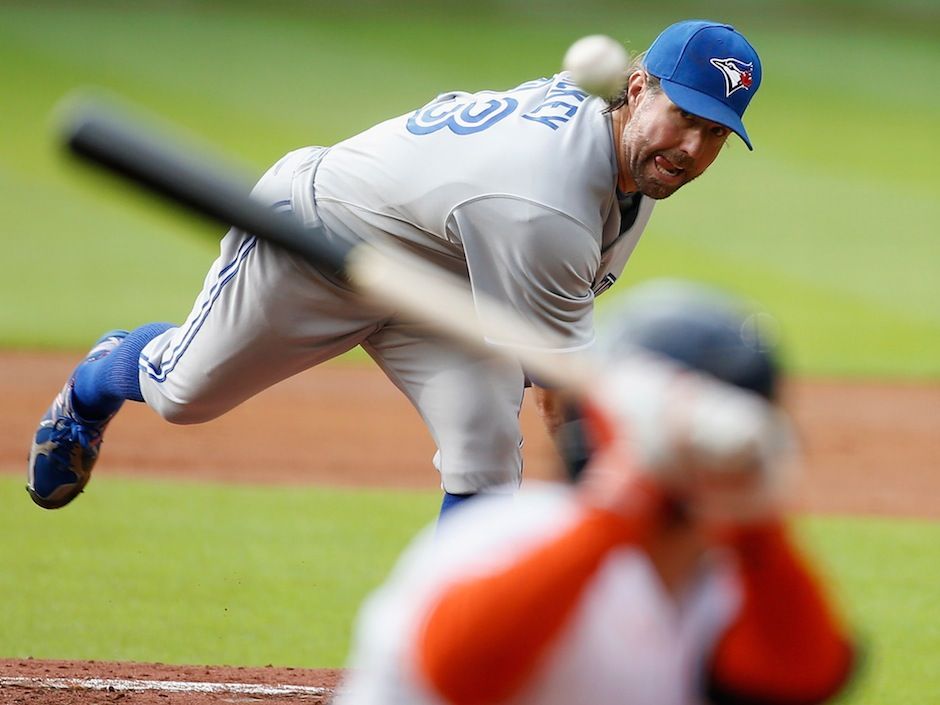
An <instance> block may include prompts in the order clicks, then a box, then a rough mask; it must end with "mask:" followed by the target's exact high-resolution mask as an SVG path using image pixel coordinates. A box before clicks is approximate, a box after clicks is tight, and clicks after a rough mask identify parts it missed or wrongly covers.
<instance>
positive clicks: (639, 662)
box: [336, 483, 740, 705]
mask: <svg viewBox="0 0 940 705" xmlns="http://www.w3.org/2000/svg"><path fill="white" fill-rule="evenodd" d="M584 511H585V510H584V509H583V508H582V507H581V505H580V504H578V503H577V502H575V501H574V499H573V495H572V492H571V491H570V489H569V488H566V487H562V486H552V485H541V486H539V485H538V483H536V484H535V485H531V484H530V485H529V486H528V487H527V488H526V489H524V490H522V491H521V492H519V493H518V494H517V495H515V496H514V497H512V498H488V497H487V498H481V499H480V500H479V501H477V500H474V502H473V503H468V504H467V505H466V506H465V507H461V508H460V510H458V511H456V512H455V513H454V514H453V515H452V517H451V518H449V519H447V520H444V521H443V522H442V524H441V526H440V527H439V529H438V530H437V532H436V534H435V533H434V532H433V531H429V532H427V533H426V534H425V535H424V536H423V537H421V538H420V539H419V540H418V541H417V542H416V543H415V544H414V545H413V546H412V548H411V549H410V550H409V551H408V553H407V554H405V556H404V557H403V558H402V560H401V561H400V563H399V565H398V566H397V568H396V569H395V571H394V573H393V574H392V575H391V577H390V578H389V580H388V581H387V583H386V584H385V585H384V586H383V587H382V588H381V589H380V590H379V591H378V592H376V593H375V594H374V595H373V596H372V597H371V598H370V600H369V601H368V602H367V603H366V605H365V606H364V608H363V610H362V612H361V614H360V618H359V623H358V626H357V632H356V640H355V650H354V652H353V657H352V660H351V663H350V664H349V667H350V670H349V674H348V680H347V682H346V684H345V685H344V687H343V688H342V689H341V694H340V695H339V697H338V698H337V701H336V702H337V705H378V704H379V703H383V704H385V705H406V704H407V705H443V703H445V702H449V701H445V700H444V699H443V698H441V697H440V696H439V695H437V694H436V693H435V692H434V691H433V688H431V687H430V686H429V685H428V683H427V680H426V677H425V676H424V674H422V672H421V669H420V665H419V663H418V658H417V651H418V647H417V646H416V643H417V641H418V633H419V630H420V628H421V627H422V623H423V620H424V618H425V617H426V615H427V610H428V608H429V605H430V604H432V603H433V600H434V599H435V596H436V595H437V594H439V593H440V592H441V591H442V589H447V586H448V584H450V583H451V582H453V581H454V580H461V579H465V578H467V577H471V576H474V575H480V574H484V573H487V572H489V571H491V570H494V569H498V568H499V567H500V566H503V565H510V564H512V563H513V562H514V561H516V560H518V559H519V557H520V556H525V555H526V554H527V553H529V552H530V551H531V550H532V549H533V547H535V546H539V545H542V544H545V543H548V542H550V541H552V540H553V538H555V537H558V536H561V535H562V534H564V533H565V532H567V531H569V530H570V529H571V527H573V526H574V525H575V524H576V523H577V522H579V521H580V520H581V519H582V518H583V515H584ZM739 598H740V595H739V590H738V586H737V583H736V582H735V581H734V580H733V579H732V578H731V576H730V573H729V572H728V571H727V570H726V567H725V566H723V565H721V564H720V563H719V564H713V565H710V566H708V567H706V568H705V569H704V570H703V573H702V575H701V577H700V579H699V580H698V581H697V582H696V583H695V584H694V586H692V587H691V588H690V589H689V590H687V591H686V592H685V593H684V595H683V597H682V598H681V599H680V600H678V601H676V600H675V599H674V598H672V597H671V596H670V595H669V594H668V593H667V592H666V590H665V589H664V588H663V586H662V583H661V581H660V579H659V577H658V575H657V574H656V572H655V570H654V569H653V567H652V564H651V563H650V562H649V560H648V558H647V557H646V555H645V554H644V553H643V552H641V551H640V550H638V549H636V548H635V547H632V546H630V545H626V544H625V545H624V546H623V547H622V548H618V549H616V550H613V551H611V552H610V553H609V555H608V556H607V557H606V558H605V559H604V562H603V564H602V565H601V566H600V567H599V568H598V569H597V571H596V573H595V575H594V576H593V577H592V579H591V580H590V583H589V584H588V585H587V586H586V588H585V589H584V592H583V594H582V595H581V597H580V598H579V600H578V605H577V607H576V612H575V614H574V615H573V616H572V617H571V619H570V620H569V621H568V624H567V626H565V627H564V629H563V631H562V633H561V634H560V635H558V636H557V638H556V639H555V640H554V644H553V646H552V648H551V650H550V651H549V653H548V654H547V657H546V658H545V659H544V660H543V662H542V663H540V664H539V666H538V669H537V672H536V673H534V674H533V675H532V676H531V677H530V678H529V680H528V682H527V683H526V684H525V685H524V686H523V687H522V688H521V690H520V691H519V692H518V693H516V695H515V696H514V697H511V698H510V699H509V700H506V701H501V702H506V703H518V704H519V705H522V704H527V705H528V704H535V703H538V704H539V705H571V704H572V703H595V704H597V705H603V704H604V703H630V704H631V705H693V704H698V703H700V702H701V700H700V699H699V695H698V694H699V693H700V692H701V685H700V684H701V680H702V674H701V673H700V669H701V668H702V667H703V664H704V663H705V660H706V659H705V656H706V654H707V653H708V651H709V650H710V649H711V647H712V646H713V644H714V641H715V639H716V635H717V634H718V633H719V631H720V630H721V628H723V627H724V626H725V625H727V623H728V622H729V621H730V619H731V617H732V615H733V613H734V611H735V609H736V607H737V605H738V602H739ZM526 607H528V606H526ZM494 618H497V617H496V615H494ZM454 659H455V660H456V661H457V662H459V661H460V656H459V654H456V655H454ZM468 665H469V664H468ZM476 676H477V677H478V678H482V679H486V678H487V674H485V673H477V674H476Z"/></svg>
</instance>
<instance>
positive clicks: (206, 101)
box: [0, 2, 940, 377]
mask: <svg viewBox="0 0 940 705" xmlns="http://www.w3.org/2000/svg"><path fill="white" fill-rule="evenodd" d="M442 6H448V7H449V12H446V11H444V10H442V9H441V7H442ZM310 7H311V6H310V5H307V4H301V3H280V4H275V5H274V6H273V9H272V8H271V7H270V6H268V5H266V6H265V9H263V10H262V9H260V6H256V5H254V4H252V3H248V2H245V3H235V4H232V5H226V6H221V5H217V4H212V3H197V2H178V3H174V4H173V5H171V6H170V9H166V7H164V5H163V4H157V3H135V4H133V5H124V4H122V5H116V4H113V3H107V2H85V3H82V4H81V5H80V6H77V5H76V6H72V5H68V4H63V3H51V2H50V3H42V2H40V3H31V4H29V5H28V6H27V5H25V4H22V5H19V6H16V5H14V6H9V5H5V6H3V7H2V8H0V62H2V64H3V65H4V66H6V67H7V72H6V75H5V78H6V81H5V83H6V88H7V90H8V92H9V94H10V95H11V96H15V98H16V99H15V100H10V101H8V102H7V104H6V105H5V107H4V110H3V111H0V130H2V134H3V150H2V152H0V213H2V215H3V222H4V224H5V227H4V241H5V243H6V245H7V246H6V247H5V248H4V249H5V255H6V256H5V257H4V258H2V260H0V300H3V301H5V302H9V304H10V305H4V306H3V307H2V308H0V344H2V345H6V346H17V347H36V346H40V347H61V346H70V347H75V348H83V347H84V346H85V344H86V343H87V341H88V340H89V339H90V338H93V337H94V336H95V335H97V334H98V333H99V332H100V331H101V330H104V329H107V328H111V327H113V326H114V325H116V324H120V325H124V326H128V325H135V324H137V323H140V322H144V321H147V320H155V319H156V320H178V319H180V318H182V317H183V316H184V315H185V314H186V312H187V311H188V309H189V305H190V304H191V301H192V298H193V296H194V295H195V292H196V291H197V290H198V288H199V286H200V284H201V281H202V277H203V274H204V272H205V269H206V268H207V266H208V264H209V262H210V261H211V259H212V257H213V253H214V251H215V249H214V245H213V244H212V243H213V241H214V240H216V239H217V238H218V237H219V235H220V234H221V233H220V232H219V229H218V228H216V227H214V226H207V225H205V224H204V223H196V222H194V221H193V220H190V219H187V218H181V217H179V216H177V215H175V214H172V213H169V212H167V211H165V210H163V208H162V207H156V206H154V205H153V204H152V203H151V201H150V200H149V197H146V196H141V195H138V194H136V193H130V192H129V191H128V189H127V188H126V187H123V186H122V185H118V184H116V183H115V182H113V181H112V180H111V179H110V177H103V176H101V175H98V174H92V173H90V172H89V171H87V170H86V169H85V168H79V167H75V166H74V165H70V164H67V163H64V160H63V159H62V158H61V155H60V154H59V153H58V151H57V150H56V149H55V147H54V144H53V139H52V133H51V127H50V126H51V117H50V116H51V114H52V111H53V108H54V106H55V105H56V103H57V101H59V100H60V98H61V97H62V96H63V95H64V94H66V93H68V92H69V91H70V90H72V89H74V88H76V87H78V86H97V87H100V88H103V89H106V90H109V91H112V92H115V93H117V94H118V95H120V96H123V97H125V98H126V99H128V100H130V101H133V102H135V103H137V104H139V105H141V106H143V107H144V108H146V109H149V110H152V111H155V112H156V113H158V114H160V115H162V116H164V117H165V118H166V119H168V120H170V121H171V122H173V123H175V124H178V125H180V126H181V127H183V128H185V129H186V130H189V131H191V132H192V133H195V135H197V136H199V137H201V138H202V139H204V140H205V141H207V142H208V143H210V144H211V145H213V146H214V147H216V148H218V149H219V150H223V151H225V152H226V153H228V154H230V155H231V156H232V158H233V159H235V160H238V161H240V162H241V163H243V164H244V165H245V167H246V172H247V173H248V174H249V175H251V176H252V177H254V176H257V175H258V174H260V173H261V172H262V171H263V170H264V169H265V168H266V167H267V165H269V164H270V163H272V162H274V161H275V160H276V159H277V158H279V157H280V155H281V154H282V153H284V152H285V151H287V150H289V149H292V148H294V147H297V146H301V145H304V144H311V143H321V144H330V143H333V142H335V141H337V140H339V139H342V138H343V137H344V136H347V135H349V134H351V133H353V132H355V131H357V130H359V129H361V128H364V127H367V126H368V125H370V124H373V123H374V122H376V121H378V120H380V119H382V118H385V117H389V116H391V115H395V114H399V113H402V112H406V111H409V110H411V109H414V108H415V107H416V106H418V105H421V104H422V103H423V102H425V101H426V100H427V99H428V98H429V97H431V96H433V95H435V94H437V93H438V92H440V91H442V90H445V89H448V88H454V87H460V88H465V89H475V88H483V87H502V86H507V87H508V86H510V85H514V84H515V83H517V82H520V81H522V80H525V79H528V78H531V77H534V76H537V75H545V74H548V73H551V72H553V71H555V70H556V69H557V68H558V65H559V61H560V56H561V55H562V53H563V51H564V49H565V47H566V46H567V44H568V43H570V41H571V40H572V38H573V37H576V36H578V35H579V34H582V33H586V32H592V31H599V30H603V31H605V32H608V33H610V34H612V35H614V36H617V37H620V38H623V39H624V40H629V42H630V47H631V48H634V49H640V48H643V47H645V46H646V45H647V44H648V43H649V41H650V40H651V39H652V38H653V37H654V36H655V34H656V32H657V31H658V29H660V28H661V27H662V26H663V24H664V23H665V22H668V21H671V20H674V19H677V18H680V17H683V16H687V15H689V14H693V15H694V14H695V12H696V11H698V10H699V9H700V8H698V7H697V6H696V5H695V4H694V3H676V4H675V6H674V8H673V9H671V10H669V9H667V10H662V11H660V12H659V14H652V13H650V12H649V11H640V10H638V9H636V8H631V9H630V11H629V12H625V11H615V10H614V9H613V8H614V6H613V5H604V4H603V3H597V4H594V5H592V4H591V3H587V4H586V7H585V8H583V9H579V10H578V12H576V13H575V12H574V11H573V10H571V9H570V8H568V7H567V6H566V5H564V4H562V3H559V2H547V3H539V4H537V5H533V6H531V8H532V9H530V7H529V6H525V5H514V4H512V3H500V2H491V3H485V4H484V5H483V6H482V7H483V9H489V10H490V12H488V13H487V12H479V11H474V12H472V13H471V12H470V11H468V10H463V11H460V10H459V7H458V6H456V4H455V3H443V4H433V5H431V6H430V7H428V6H421V7H419V6H415V9H413V10H412V11H411V12H409V11H408V9H407V7H406V8H405V9H404V10H396V11H395V12H394V13H393V12H391V11H389V10H388V6H386V5H383V4H382V3H378V2H373V3H367V4H365V5H362V6H360V10H359V11H356V10H353V9H348V10H346V11H344V12H337V11H336V10H330V9H329V7H328V6H326V5H323V6H322V7H321V8H320V10H319V11H318V10H317V9H316V7H318V6H317V5H316V4H315V5H314V6H313V7H314V9H313V10H311V9H309V8H310ZM710 7H713V8H715V9H714V10H712V11H713V13H714V14H716V15H722V16H723V17H726V18H728V19H730V20H733V21H736V22H738V24H740V25H741V26H742V27H743V28H744V29H746V30H748V34H749V35H751V37H752V39H753V41H754V42H755V43H756V44H757V45H758V46H759V47H760V48H761V52H762V55H763V61H764V65H765V75H766V78H765V83H764V87H763V89H762V91H761V94H760V95H759V97H758V98H757V99H756V100H755V102H754V105H753V107H752V109H751V111H750V113H749V120H748V122H749V125H750V131H751V133H752V136H753V138H754V141H755V144H756V145H757V151H755V152H754V153H753V154H751V153H749V152H748V151H747V150H746V149H745V148H744V146H743V145H742V144H740V143H739V142H737V141H734V140H732V142H731V144H730V145H729V147H728V149H727V153H726V154H724V155H722V157H721V159H719V161H718V162H717V163H716V165H715V166H714V167H713V171H714V172H715V173H714V174H712V175H709V176H707V177H706V178H704V179H702V180H701V181H700V182H698V183H696V184H694V185H692V186H690V187H688V188H687V189H686V191H685V192H684V193H682V194H680V195H679V196H677V197H676V198H675V199H673V200H671V201H667V202H665V203H663V204H662V205H661V206H660V208H659V211H658V213H657V215H656V216H655V217H654V220H653V223H652V225H651V227H650V229H649V231H648V233H647V234H646V236H645V237H644V241H643V242H642V243H641V245H640V247H639V249H638V252H637V254H636V256H635V258H634V261H633V263H632V264H631V266H630V267H629V268H628V272H627V276H626V277H625V279H626V282H627V283H632V282H636V281H638V280H640V279H642V278H647V277H651V276H657V275H664V274H668V275H681V276H690V277H694V278H699V279H705V280H709V281H713V282H716V283H719V284H722V285H724V286H727V287H729V288H732V289H736V290H738V291H740V292H742V293H745V294H747V295H750V296H752V297H754V298H756V299H757V300H759V301H760V302H762V303H763V304H764V305H765V306H766V307H767V308H768V309H769V310H770V311H772V312H774V314H775V315H777V316H778V317H779V319H780V322H781V325H782V327H783V329H784V331H785V333H786V335H787V339H788V340H789V341H790V347H791V353H792V364H793V365H794V367H795V368H796V369H797V370H799V371H802V372H809V373H822V374H843V375H844V374H853V375H879V376H928V377H936V376H937V375H938V374H940V307H938V304H937V302H938V301H940V278H938V277H937V276H935V269H936V263H937V261H938V259H940V241H938V239H937V237H936V224H937V223H938V222H940V199H937V198H936V194H937V192H938V190H940V172H938V170H937V169H935V168H934V166H933V159H932V158H931V156H930V155H933V154H936V153H937V152H938V150H940V133H938V131H937V130H936V125H937V124H938V122H940V95H938V93H937V92H936V91H931V90H927V86H929V85H931V83H932V81H933V77H935V76H936V75H937V73H938V71H940V42H938V37H940V29H938V26H940V22H938V21H937V9H936V6H935V4H932V3H928V2H908V3H906V4H901V5H900V6H898V9H896V10H895V11H894V12H890V11H889V10H887V9H884V8H881V9H879V8H880V6H879V5H876V4H875V3H873V2H870V3H869V2H866V3H862V4H859V3H855V4H853V9H852V10H845V13H846V15H847V16H845V17H844V16H842V14H841V13H842V9H841V8H843V7H844V5H840V4H839V3H830V4H822V5H819V4H815V5H814V4H811V3H780V2H763V3H761V2H757V3H745V2H728V3H726V4H725V5H724V11H722V6H721V4H720V3H719V4H718V5H717V6H715V5H714V4H711V5H710ZM820 7H822V8H823V9H820ZM455 8H457V9H455ZM592 8H593V10H592ZM454 12H456V16H453V14H452V13H454ZM917 87H919V88H917ZM621 288H623V287H621ZM612 295H615V294H612ZM50 320H54V321H55V324H54V325H50V323H49V321H50Z"/></svg>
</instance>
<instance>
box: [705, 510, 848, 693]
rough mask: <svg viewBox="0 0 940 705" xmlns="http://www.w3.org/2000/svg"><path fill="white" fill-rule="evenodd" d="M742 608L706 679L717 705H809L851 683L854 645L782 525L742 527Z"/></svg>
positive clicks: (738, 543) (734, 543) (737, 543)
mask: <svg viewBox="0 0 940 705" xmlns="http://www.w3.org/2000/svg"><path fill="white" fill-rule="evenodd" d="M730 545H731V547H732V548H733V550H734V551H735V553H736V554H737V556H738V559H739V570H740V579H741V582H742V587H743V604H742V606H741V610H740V612H739V614H738V616H737V618H736V620H735V621H734V622H733V623H732V624H731V626H730V627H729V628H728V630H727V631H726V632H725V633H724V634H723V636H722V637H721V639H720V640H719V643H718V645H717V648H716V651H715V653H714V656H713V661H712V665H711V672H710V674H709V677H710V683H709V691H710V693H709V694H710V696H711V698H712V700H714V701H715V702H716V703H734V704H735V705H738V704H741V705H743V704H747V705H757V704H760V705H809V704H811V703H818V702H822V701H824V700H825V699H827V698H828V697H830V696H832V695H833V694H835V693H836V692H838V690H839V689H840V688H841V686H842V685H843V684H844V683H845V681H846V680H847V679H848V676H849V674H850V672H851V670H852V664H853V648H852V646H851V642H850V640H849V639H848V637H847V636H846V635H845V633H844V632H843V630H842V629H841V627H840V625H839V623H838V621H837V620H836V618H835V616H834V615H833V614H832V612H831V610H830V607H829V604H828V602H827V600H826V598H825V596H824V595H823V592H822V590H821V587H820V585H819V584H818V583H817V581H816V580H815V578H814V577H813V576H812V574H811V573H810V571H809V569H808V567H807V566H806V564H805V562H804V561H803V560H802V559H801V558H800V556H799V554H798V553H797V551H796V550H795V549H794V547H793V546H792V544H791V543H790V541H789V540H788V538H787V534H786V531H785V529H784V527H783V526H782V525H781V524H780V523H777V522H774V523H768V524H766V525H763V526H759V527H753V528H748V529H744V530H739V531H738V532H736V534H735V535H734V536H733V537H732V538H731V540H730Z"/></svg>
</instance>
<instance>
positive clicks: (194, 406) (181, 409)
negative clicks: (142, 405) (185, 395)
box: [143, 390, 228, 425]
mask: <svg viewBox="0 0 940 705" xmlns="http://www.w3.org/2000/svg"><path fill="white" fill-rule="evenodd" d="M148 392H149V393H148ZM143 396H144V401H145V402H146V404H147V406H149V407H150V408H151V409H153V410H154V411H155V412H157V414H158V415H159V416H160V417H161V418H163V419H164V420H166V421H169V422H170V423H172V424H180V425H189V424H198V423H205V422H206V421H211V420H212V419H215V418H218V417H219V416H221V415H222V414H224V413H225V412H226V411H228V407H225V408H221V407H219V406H218V405H212V404H208V403H206V402H205V401H200V400H186V399H171V398H169V397H168V396H165V395H162V394H154V393H153V391H152V390H146V391H144V393H143Z"/></svg>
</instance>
